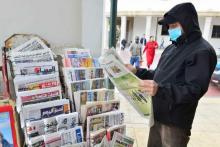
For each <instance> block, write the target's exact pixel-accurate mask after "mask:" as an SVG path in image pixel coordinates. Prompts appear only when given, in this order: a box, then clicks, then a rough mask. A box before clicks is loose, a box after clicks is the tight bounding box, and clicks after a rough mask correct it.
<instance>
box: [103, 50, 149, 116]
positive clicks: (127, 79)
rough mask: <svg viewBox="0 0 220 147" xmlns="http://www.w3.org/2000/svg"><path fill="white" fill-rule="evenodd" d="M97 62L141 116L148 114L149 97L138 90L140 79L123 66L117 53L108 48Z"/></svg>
mask: <svg viewBox="0 0 220 147" xmlns="http://www.w3.org/2000/svg"><path fill="white" fill-rule="evenodd" d="M99 62H100V64H101V67H103V68H104V70H105V71H106V73H107V74H108V76H109V77H110V80H111V81H112V83H113V84H114V85H115V87H117V88H118V90H119V91H120V92H121V93H122V94H123V95H124V96H125V97H126V99H127V100H128V101H129V102H130V103H131V104H132V105H133V106H134V108H135V109H136V110H137V111H138V112H139V113H140V114H141V115H143V116H146V115H149V114H150V110H151V97H150V96H148V95H147V94H146V93H143V92H141V91H140V90H139V86H138V85H139V83H140V79H139V78H138V77H137V76H135V75H134V74H133V73H132V72H130V71H129V70H128V69H127V68H126V67H125V66H124V64H123V62H122V60H121V59H120V58H119V56H118V55H117V53H116V52H115V51H114V50H113V49H110V50H108V51H107V52H106V53H105V54H104V55H102V56H101V57H100V58H99Z"/></svg>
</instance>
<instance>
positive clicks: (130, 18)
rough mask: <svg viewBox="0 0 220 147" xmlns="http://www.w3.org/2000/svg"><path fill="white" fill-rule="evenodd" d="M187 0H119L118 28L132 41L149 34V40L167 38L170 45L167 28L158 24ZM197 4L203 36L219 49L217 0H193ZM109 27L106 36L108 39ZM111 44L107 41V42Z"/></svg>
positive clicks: (121, 35) (219, 15) (219, 20)
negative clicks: (171, 9)
mask: <svg viewBox="0 0 220 147" xmlns="http://www.w3.org/2000/svg"><path fill="white" fill-rule="evenodd" d="M181 2H184V0H181V1H180V0H175V1H172V0H154V1H150V0H135V1H134V0H127V1H126V0H119V1H118V18H117V26H118V27H117V28H118V31H119V32H120V35H119V38H118V45H120V40H121V39H123V38H126V39H127V40H128V42H130V41H133V40H134V38H135V36H139V37H142V36H143V34H146V39H147V40H148V39H149V37H150V36H154V37H155V39H156V40H157V41H158V43H159V45H160V44H161V43H162V42H163V40H164V46H167V45H169V44H170V43H171V42H170V39H169V36H168V34H167V30H165V28H162V26H161V25H158V24H157V22H158V20H160V19H161V18H162V17H163V15H164V13H165V12H166V11H168V10H169V9H170V8H172V7H173V6H174V5H176V4H178V3H181ZM191 2H192V3H193V4H194V5H195V7H196V9H197V11H198V16H199V24H200V29H201V31H202V34H203V37H204V38H205V39H206V40H208V41H209V42H210V43H211V44H212V45H213V47H214V48H215V49H219V48H220V9H218V8H217V7H216V5H218V3H217V1H216V0H210V3H207V1H204V0H200V1H198V0H191ZM105 16H106V19H107V21H108V19H109V12H108V11H107V10H106V13H105ZM107 32H108V30H106V38H107V39H108V33H107ZM106 45H107V44H106Z"/></svg>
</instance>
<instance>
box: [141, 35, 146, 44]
mask: <svg viewBox="0 0 220 147" xmlns="http://www.w3.org/2000/svg"><path fill="white" fill-rule="evenodd" d="M140 43H141V44H142V45H143V46H145V45H146V43H147V40H146V37H145V34H143V37H141V40H140Z"/></svg>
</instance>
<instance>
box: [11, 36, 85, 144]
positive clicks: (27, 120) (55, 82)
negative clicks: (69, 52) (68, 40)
mask: <svg viewBox="0 0 220 147" xmlns="http://www.w3.org/2000/svg"><path fill="white" fill-rule="evenodd" d="M9 56H10V61H11V63H12V69H13V75H14V79H13V81H14V88H15V93H16V96H17V98H16V106H17V111H18V113H19V114H20V121H21V122H20V124H21V128H23V131H24V134H25V142H26V144H27V145H28V146H31V147H32V146H53V147H56V146H57V147H60V146H66V145H73V144H78V143H82V142H83V140H84V139H83V138H84V136H83V130H82V127H81V126H79V114H78V112H73V113H70V112H71V110H70V104H69V100H68V99H62V92H61V84H60V79H59V71H58V63H57V61H55V59H54V56H53V53H52V51H51V49H49V48H48V47H47V46H46V45H45V44H44V43H43V42H42V41H41V40H40V39H39V38H33V39H31V40H29V41H27V42H26V43H24V44H22V45H20V46H18V47H17V48H15V49H13V50H11V51H10V53H9Z"/></svg>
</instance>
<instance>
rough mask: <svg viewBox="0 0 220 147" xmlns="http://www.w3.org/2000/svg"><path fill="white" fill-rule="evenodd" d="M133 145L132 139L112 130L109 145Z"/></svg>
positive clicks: (125, 146)
mask: <svg viewBox="0 0 220 147" xmlns="http://www.w3.org/2000/svg"><path fill="white" fill-rule="evenodd" d="M133 145H134V139H132V138H130V137H128V136H125V135H123V134H120V133H118V132H114V136H113V139H112V144H111V147H133Z"/></svg>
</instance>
